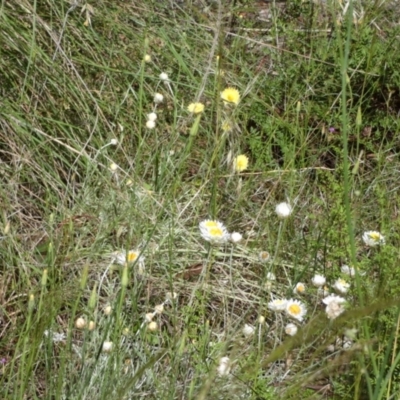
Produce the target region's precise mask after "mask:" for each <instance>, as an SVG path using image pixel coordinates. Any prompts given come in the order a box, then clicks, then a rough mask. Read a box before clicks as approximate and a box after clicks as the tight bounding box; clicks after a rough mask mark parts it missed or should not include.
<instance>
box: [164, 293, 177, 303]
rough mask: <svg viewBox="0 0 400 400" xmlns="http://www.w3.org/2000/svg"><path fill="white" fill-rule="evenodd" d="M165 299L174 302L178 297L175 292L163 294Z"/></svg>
mask: <svg viewBox="0 0 400 400" xmlns="http://www.w3.org/2000/svg"><path fill="white" fill-rule="evenodd" d="M165 297H166V298H167V300H170V301H171V300H175V299H176V298H177V297H178V293H175V292H167V293H165Z"/></svg>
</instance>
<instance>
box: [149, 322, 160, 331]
mask: <svg viewBox="0 0 400 400" xmlns="http://www.w3.org/2000/svg"><path fill="white" fill-rule="evenodd" d="M147 329H148V330H149V331H151V332H155V331H156V330H157V329H158V325H157V322H155V321H151V322H150V323H149V324H148V325H147Z"/></svg>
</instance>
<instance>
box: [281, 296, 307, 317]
mask: <svg viewBox="0 0 400 400" xmlns="http://www.w3.org/2000/svg"><path fill="white" fill-rule="evenodd" d="M286 314H287V315H289V317H292V318H294V319H297V321H300V322H301V321H303V317H304V316H305V315H306V314H307V309H306V306H305V305H304V304H303V303H302V302H300V301H299V300H293V299H290V300H288V301H287V303H286Z"/></svg>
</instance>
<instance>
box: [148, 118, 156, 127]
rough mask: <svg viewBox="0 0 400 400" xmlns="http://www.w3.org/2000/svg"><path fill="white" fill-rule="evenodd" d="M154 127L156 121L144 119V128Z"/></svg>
mask: <svg viewBox="0 0 400 400" xmlns="http://www.w3.org/2000/svg"><path fill="white" fill-rule="evenodd" d="M155 127H156V122H155V121H153V120H151V119H149V120H148V121H146V128H147V129H154V128H155Z"/></svg>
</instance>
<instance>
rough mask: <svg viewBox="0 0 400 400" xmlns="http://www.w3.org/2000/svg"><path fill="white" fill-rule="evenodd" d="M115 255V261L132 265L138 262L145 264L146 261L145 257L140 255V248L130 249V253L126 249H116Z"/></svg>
mask: <svg viewBox="0 0 400 400" xmlns="http://www.w3.org/2000/svg"><path fill="white" fill-rule="evenodd" d="M113 256H114V262H116V263H117V264H120V265H132V264H134V263H135V262H137V263H138V264H142V266H143V263H144V257H143V256H141V255H140V251H139V250H129V251H128V253H126V252H125V251H115V252H114V253H113Z"/></svg>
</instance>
